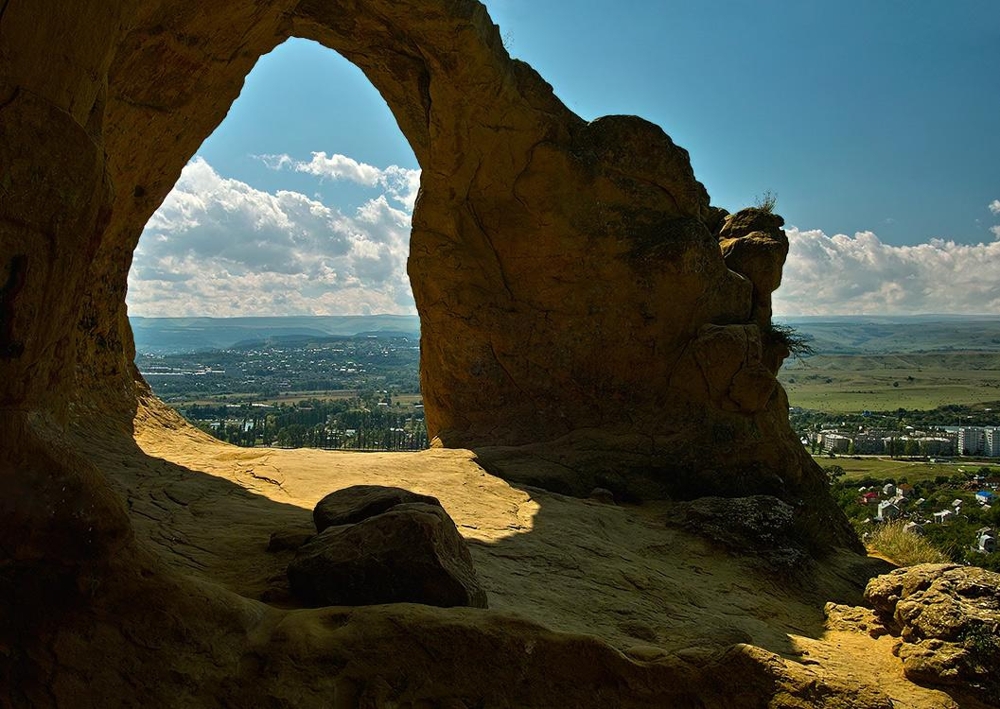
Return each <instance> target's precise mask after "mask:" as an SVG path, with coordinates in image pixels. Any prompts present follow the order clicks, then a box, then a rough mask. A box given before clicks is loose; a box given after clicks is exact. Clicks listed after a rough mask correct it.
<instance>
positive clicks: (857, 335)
mask: <svg viewBox="0 0 1000 709" xmlns="http://www.w3.org/2000/svg"><path fill="white" fill-rule="evenodd" d="M130 320H131V322H132V331H133V333H134V334H135V345H136V349H137V350H138V351H139V352H145V353H150V354H174V353H181V352H197V351H200V350H209V349H227V348H231V347H234V346H244V345H246V344H248V343H251V342H261V341H265V340H272V341H274V340H278V341H285V342H292V341H301V340H303V339H310V338H323V337H331V336H341V337H342V336H364V335H378V336H383V337H390V336H407V337H410V336H412V337H417V336H418V335H419V333H420V319H419V318H418V317H417V316H416V315H322V316H289V317H267V318H263V317H246V318H143V317H133V318H130ZM775 321H776V322H779V323H782V324H784V325H789V326H791V327H793V328H794V329H795V330H797V331H798V333H799V334H800V335H803V336H804V337H805V338H806V339H807V340H808V342H809V344H810V345H811V346H812V347H813V349H814V350H815V351H816V353H817V354H886V353H907V352H957V351H978V352H1000V317H993V316H969V315H917V316H910V317H902V316H900V317H892V316H837V317H830V316H817V317H786V318H775Z"/></svg>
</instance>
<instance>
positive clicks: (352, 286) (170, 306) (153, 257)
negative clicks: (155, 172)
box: [129, 157, 414, 317]
mask: <svg viewBox="0 0 1000 709" xmlns="http://www.w3.org/2000/svg"><path fill="white" fill-rule="evenodd" d="M355 165H358V166H360V167H361V168H368V167H370V166H364V165H362V164H360V163H355ZM372 169H373V170H376V171H377V169H376V168H372ZM385 173H386V171H384V170H383V171H380V172H379V175H376V176H375V178H374V180H375V182H374V183H371V182H366V183H365V184H374V186H383V187H385V185H388V184H390V182H389V178H388V177H386V178H384V179H385V180H386V182H385V183H383V182H382V181H381V180H382V179H383V177H382V175H383V174H385ZM358 174H367V173H364V172H359V173H358ZM351 179H353V178H351ZM392 184H395V183H392ZM385 190H386V193H389V198H387V197H386V194H380V195H379V196H377V197H375V198H374V199H371V200H369V201H368V202H366V203H365V204H363V205H362V206H361V207H360V208H358V210H357V211H356V212H355V213H354V214H351V215H346V214H343V213H342V212H341V211H340V210H338V209H337V208H335V207H332V206H329V205H326V204H323V203H322V202H320V201H317V200H315V199H312V198H309V197H307V196H306V195H303V194H301V193H298V192H290V191H280V190H279V191H277V192H275V193H273V194H272V193H269V192H265V191H261V190H258V189H255V188H253V187H251V186H250V185H248V184H246V183H244V182H241V181H239V180H235V179H229V178H225V177H222V176H221V175H219V174H218V173H217V172H216V171H215V170H214V169H213V168H212V166H211V165H209V164H208V163H207V162H206V161H205V160H204V159H202V158H200V157H196V158H194V159H193V160H192V161H191V162H190V163H189V164H188V165H187V166H186V167H185V168H184V170H183V172H182V173H181V178H180V180H178V182H177V185H176V186H175V187H174V189H173V191H172V192H171V193H170V194H169V195H168V196H167V198H166V200H165V201H164V202H163V205H162V206H161V207H160V209H159V210H158V211H157V212H156V214H154V215H153V217H152V218H151V219H150V221H149V223H148V224H147V225H146V229H145V231H144V232H143V235H142V238H141V239H140V241H139V246H138V248H137V249H136V252H135V258H134V261H133V266H132V270H131V272H130V273H129V308H130V311H131V312H132V314H134V315H146V316H182V315H183V316H192V315H214V316H219V317H227V316H238V315H310V314H313V315H336V314H344V315H347V314H369V313H412V312H414V306H413V296H412V293H411V290H410V285H409V281H408V280H407V277H406V257H407V252H408V248H409V247H408V244H409V234H410V210H409V209H407V208H406V207H405V204H404V205H400V204H399V203H400V202H402V200H400V199H398V198H397V195H396V194H395V193H391V191H390V189H389V188H388V187H385ZM390 200H392V202H394V203H396V206H394V205H393V204H392V203H391V202H390Z"/></svg>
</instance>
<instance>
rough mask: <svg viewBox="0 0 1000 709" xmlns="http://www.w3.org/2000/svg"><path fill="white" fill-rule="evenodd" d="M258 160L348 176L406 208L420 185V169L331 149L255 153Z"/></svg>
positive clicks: (273, 166)
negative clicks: (299, 154)
mask: <svg viewBox="0 0 1000 709" xmlns="http://www.w3.org/2000/svg"><path fill="white" fill-rule="evenodd" d="M257 157H259V158H260V160H261V161H262V162H263V163H264V164H265V165H267V166H268V167H269V168H271V169H272V170H284V169H289V170H294V171H295V172H303V173H306V174H308V175H315V176H316V177H325V178H328V179H331V180H349V181H351V182H355V183H357V184H359V185H366V186H368V187H381V188H382V189H384V190H385V191H386V193H387V194H388V195H389V196H390V197H391V198H392V199H393V200H395V201H397V202H399V203H400V204H402V205H403V206H404V207H405V208H406V209H407V210H409V211H411V212H412V211H413V204H414V202H416V200H417V190H419V189H420V170H411V169H408V168H404V167H399V166H398V165H390V166H389V167H387V168H384V169H383V168H378V167H375V166H374V165H369V164H367V163H363V162H358V161H357V160H355V159H354V158H350V157H348V156H346V155H340V154H339V153H335V154H333V155H330V156H327V154H326V153H325V152H319V153H313V154H312V159H311V160H309V161H308V162H307V161H303V160H296V159H294V158H293V157H291V156H290V155H259V156H257Z"/></svg>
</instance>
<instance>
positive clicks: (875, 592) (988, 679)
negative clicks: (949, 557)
mask: <svg viewBox="0 0 1000 709" xmlns="http://www.w3.org/2000/svg"><path fill="white" fill-rule="evenodd" d="M865 599H866V600H867V601H868V602H869V603H871V605H872V606H873V607H874V608H875V610H876V611H877V612H878V613H879V615H880V617H881V619H882V621H883V623H885V624H886V626H887V627H889V628H890V629H891V630H892V631H893V632H894V633H895V634H897V635H899V636H900V637H901V639H902V643H901V645H900V646H899V649H898V653H899V658H900V659H901V660H902V661H903V671H904V672H905V673H906V676H907V677H909V678H910V679H912V680H914V681H917V682H928V683H932V684H946V685H958V684H962V685H968V686H978V687H980V688H981V690H982V695H983V697H984V698H987V699H991V700H992V701H996V702H1000V680H998V678H997V668H1000V574H997V573H993V572H991V571H986V570H985V569H980V568H977V567H974V566H957V565H953V564H921V565H919V566H913V567H908V568H903V569H897V570H896V571H893V572H891V573H889V574H886V575H884V576H879V577H878V578H876V579H873V580H872V581H871V582H870V583H869V584H868V587H867V588H866V589H865Z"/></svg>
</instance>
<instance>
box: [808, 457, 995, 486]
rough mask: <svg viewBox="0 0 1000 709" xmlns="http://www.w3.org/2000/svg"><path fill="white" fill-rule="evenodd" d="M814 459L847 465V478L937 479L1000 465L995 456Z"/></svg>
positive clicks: (823, 466) (818, 461)
mask: <svg viewBox="0 0 1000 709" xmlns="http://www.w3.org/2000/svg"><path fill="white" fill-rule="evenodd" d="M813 460H815V461H816V462H817V463H818V464H819V465H820V467H822V468H829V467H830V466H832V465H839V466H840V467H841V468H843V469H844V479H845V480H852V479H861V478H864V477H868V476H871V477H873V478H877V479H879V480H884V479H885V478H894V479H895V480H897V481H899V480H900V478H906V480H907V481H908V482H910V483H916V482H921V481H928V480H934V478H936V477H938V476H939V475H944V476H946V477H949V478H950V477H952V476H953V475H956V474H958V475H960V474H962V473H964V472H974V471H977V470H979V468H981V467H983V466H984V465H985V466H988V465H990V464H992V465H994V466H997V468H998V469H1000V465H997V461H996V460H993V461H968V460H963V461H958V462H951V463H924V462H920V461H909V460H894V459H890V458H884V457H880V456H860V457H848V456H837V457H836V458H830V457H828V456H826V455H815V456H813Z"/></svg>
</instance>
